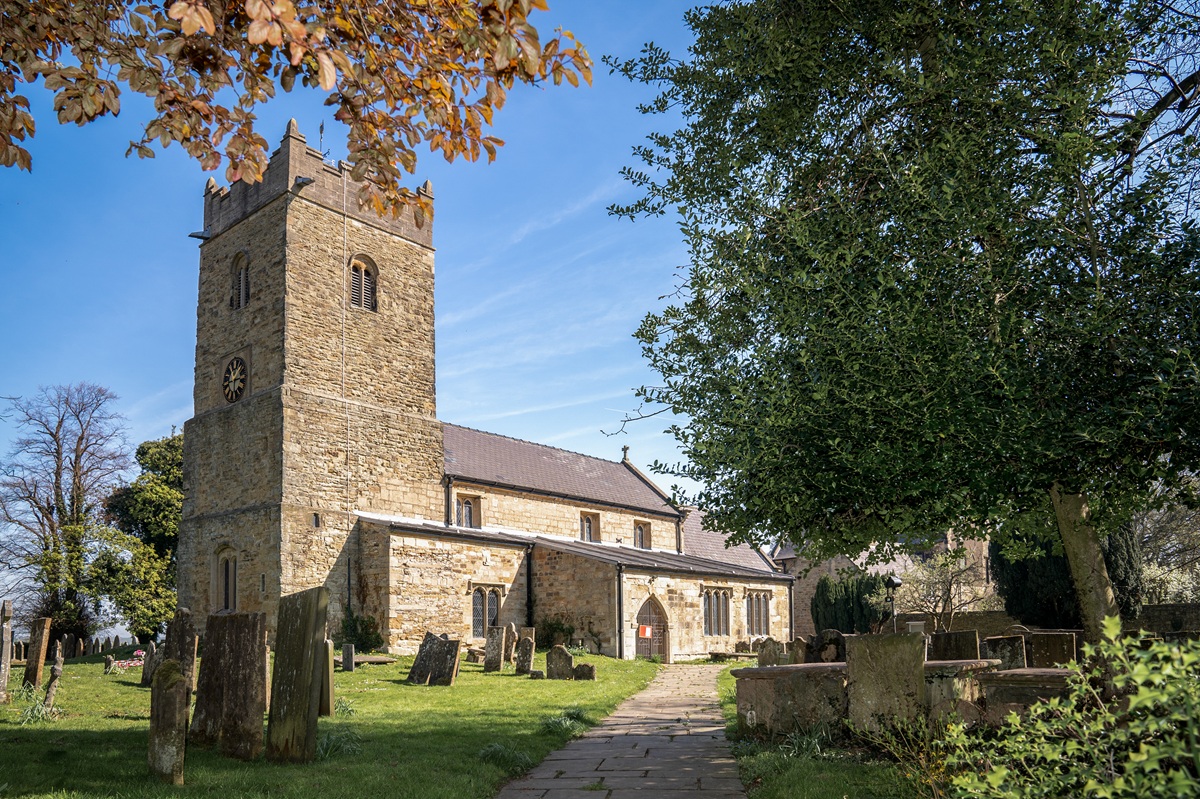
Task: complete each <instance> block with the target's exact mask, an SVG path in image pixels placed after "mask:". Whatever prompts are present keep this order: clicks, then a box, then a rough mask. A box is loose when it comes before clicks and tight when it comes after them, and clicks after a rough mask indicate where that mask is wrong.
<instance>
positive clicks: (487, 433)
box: [442, 422, 662, 494]
mask: <svg viewBox="0 0 1200 799" xmlns="http://www.w3.org/2000/svg"><path fill="white" fill-rule="evenodd" d="M442 427H457V428H458V429H459V430H470V431H471V432H472V433H479V434H480V435H485V436H493V437H495V438H503V439H506V440H508V441H515V442H517V443H518V444H529V445H531V446H534V447H541V448H542V449H552V450H555V451H556V452H565V453H566V454H568V455H576V456H578V457H580V458H588V459H590V460H594V461H600V462H601V463H608V464H611V465H613V466H620V465H621V464H622V463H623V462H622V461H610V460H608V459H607V458H600V457H597V456H595V455H588V454H587V453H585V452H576V451H575V450H571V449H563V448H562V447H556V446H554V445H553V444H540V443H538V442H537V441H530V440H528V439H525V438H517V437H515V436H506V435H504V434H503V433H492V432H490V431H488V430H480V429H479V428H477V427H468V426H467V425H465V424H454V423H453V422H442ZM657 490H658V493H660V494H661V493H662V489H657Z"/></svg>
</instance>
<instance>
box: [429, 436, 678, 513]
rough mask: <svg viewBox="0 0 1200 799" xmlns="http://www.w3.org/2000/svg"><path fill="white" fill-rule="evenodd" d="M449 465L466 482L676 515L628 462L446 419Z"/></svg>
mask: <svg viewBox="0 0 1200 799" xmlns="http://www.w3.org/2000/svg"><path fill="white" fill-rule="evenodd" d="M442 430H443V442H444V443H443V468H444V470H445V473H446V476H447V477H449V478H452V479H455V480H461V481H463V482H468V483H474V484H477V485H483V486H491V487H493V488H501V489H508V490H512V491H525V492H530V493H535V494H543V495H546V496H552V497H557V498H559V499H565V500H569V501H571V502H580V503H585V504H594V505H604V506H607V507H613V508H620V509H622V510H630V511H634V512H641V513H653V514H655V515H658V516H668V517H671V518H673V519H677V518H679V517H680V515H681V514H680V513H679V511H678V509H676V508H675V507H674V506H673V505H672V504H671V502H670V497H668V496H667V495H666V494H665V493H663V492H662V490H660V489H659V488H658V487H657V486H655V485H654V484H653V483H652V482H650V481H649V480H648V479H647V478H646V477H645V476H643V475H642V474H641V472H639V471H638V470H637V469H636V468H633V466H632V464H630V463H628V462H627V461H609V460H604V459H603V458H596V457H593V456H591V455H583V454H580V453H578V452H570V451H569V450H565V449H559V448H558V447H551V446H547V445H545V444H537V443H534V442H532V441H523V440H521V439H518V438H510V437H508V436H502V435H498V434H496V433H487V432H484V431H482V430H475V429H473V428H470V427H462V426H460V425H454V424H449V423H443V425H442Z"/></svg>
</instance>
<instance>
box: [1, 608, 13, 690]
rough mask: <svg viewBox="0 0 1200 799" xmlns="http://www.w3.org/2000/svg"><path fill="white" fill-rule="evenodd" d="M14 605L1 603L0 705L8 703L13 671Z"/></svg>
mask: <svg viewBox="0 0 1200 799" xmlns="http://www.w3.org/2000/svg"><path fill="white" fill-rule="evenodd" d="M12 615H13V603H12V600H11V599H5V600H4V601H3V602H0V704H3V703H4V702H7V701H8V673H9V672H10V671H12V662H13V650H14V649H16V647H14V646H13V630H12Z"/></svg>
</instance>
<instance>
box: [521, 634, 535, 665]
mask: <svg viewBox="0 0 1200 799" xmlns="http://www.w3.org/2000/svg"><path fill="white" fill-rule="evenodd" d="M533 648H534V643H533V639H532V638H522V639H521V640H520V641H517V674H528V673H529V672H530V670H531V669H532V668H533Z"/></svg>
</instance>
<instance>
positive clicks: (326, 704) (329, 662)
mask: <svg viewBox="0 0 1200 799" xmlns="http://www.w3.org/2000/svg"><path fill="white" fill-rule="evenodd" d="M320 656H321V703H320V704H321V706H320V708H319V709H318V710H317V715H318V716H332V715H333V641H330V640H329V639H328V638H326V639H325V640H324V641H322V642H321V651H320Z"/></svg>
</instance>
